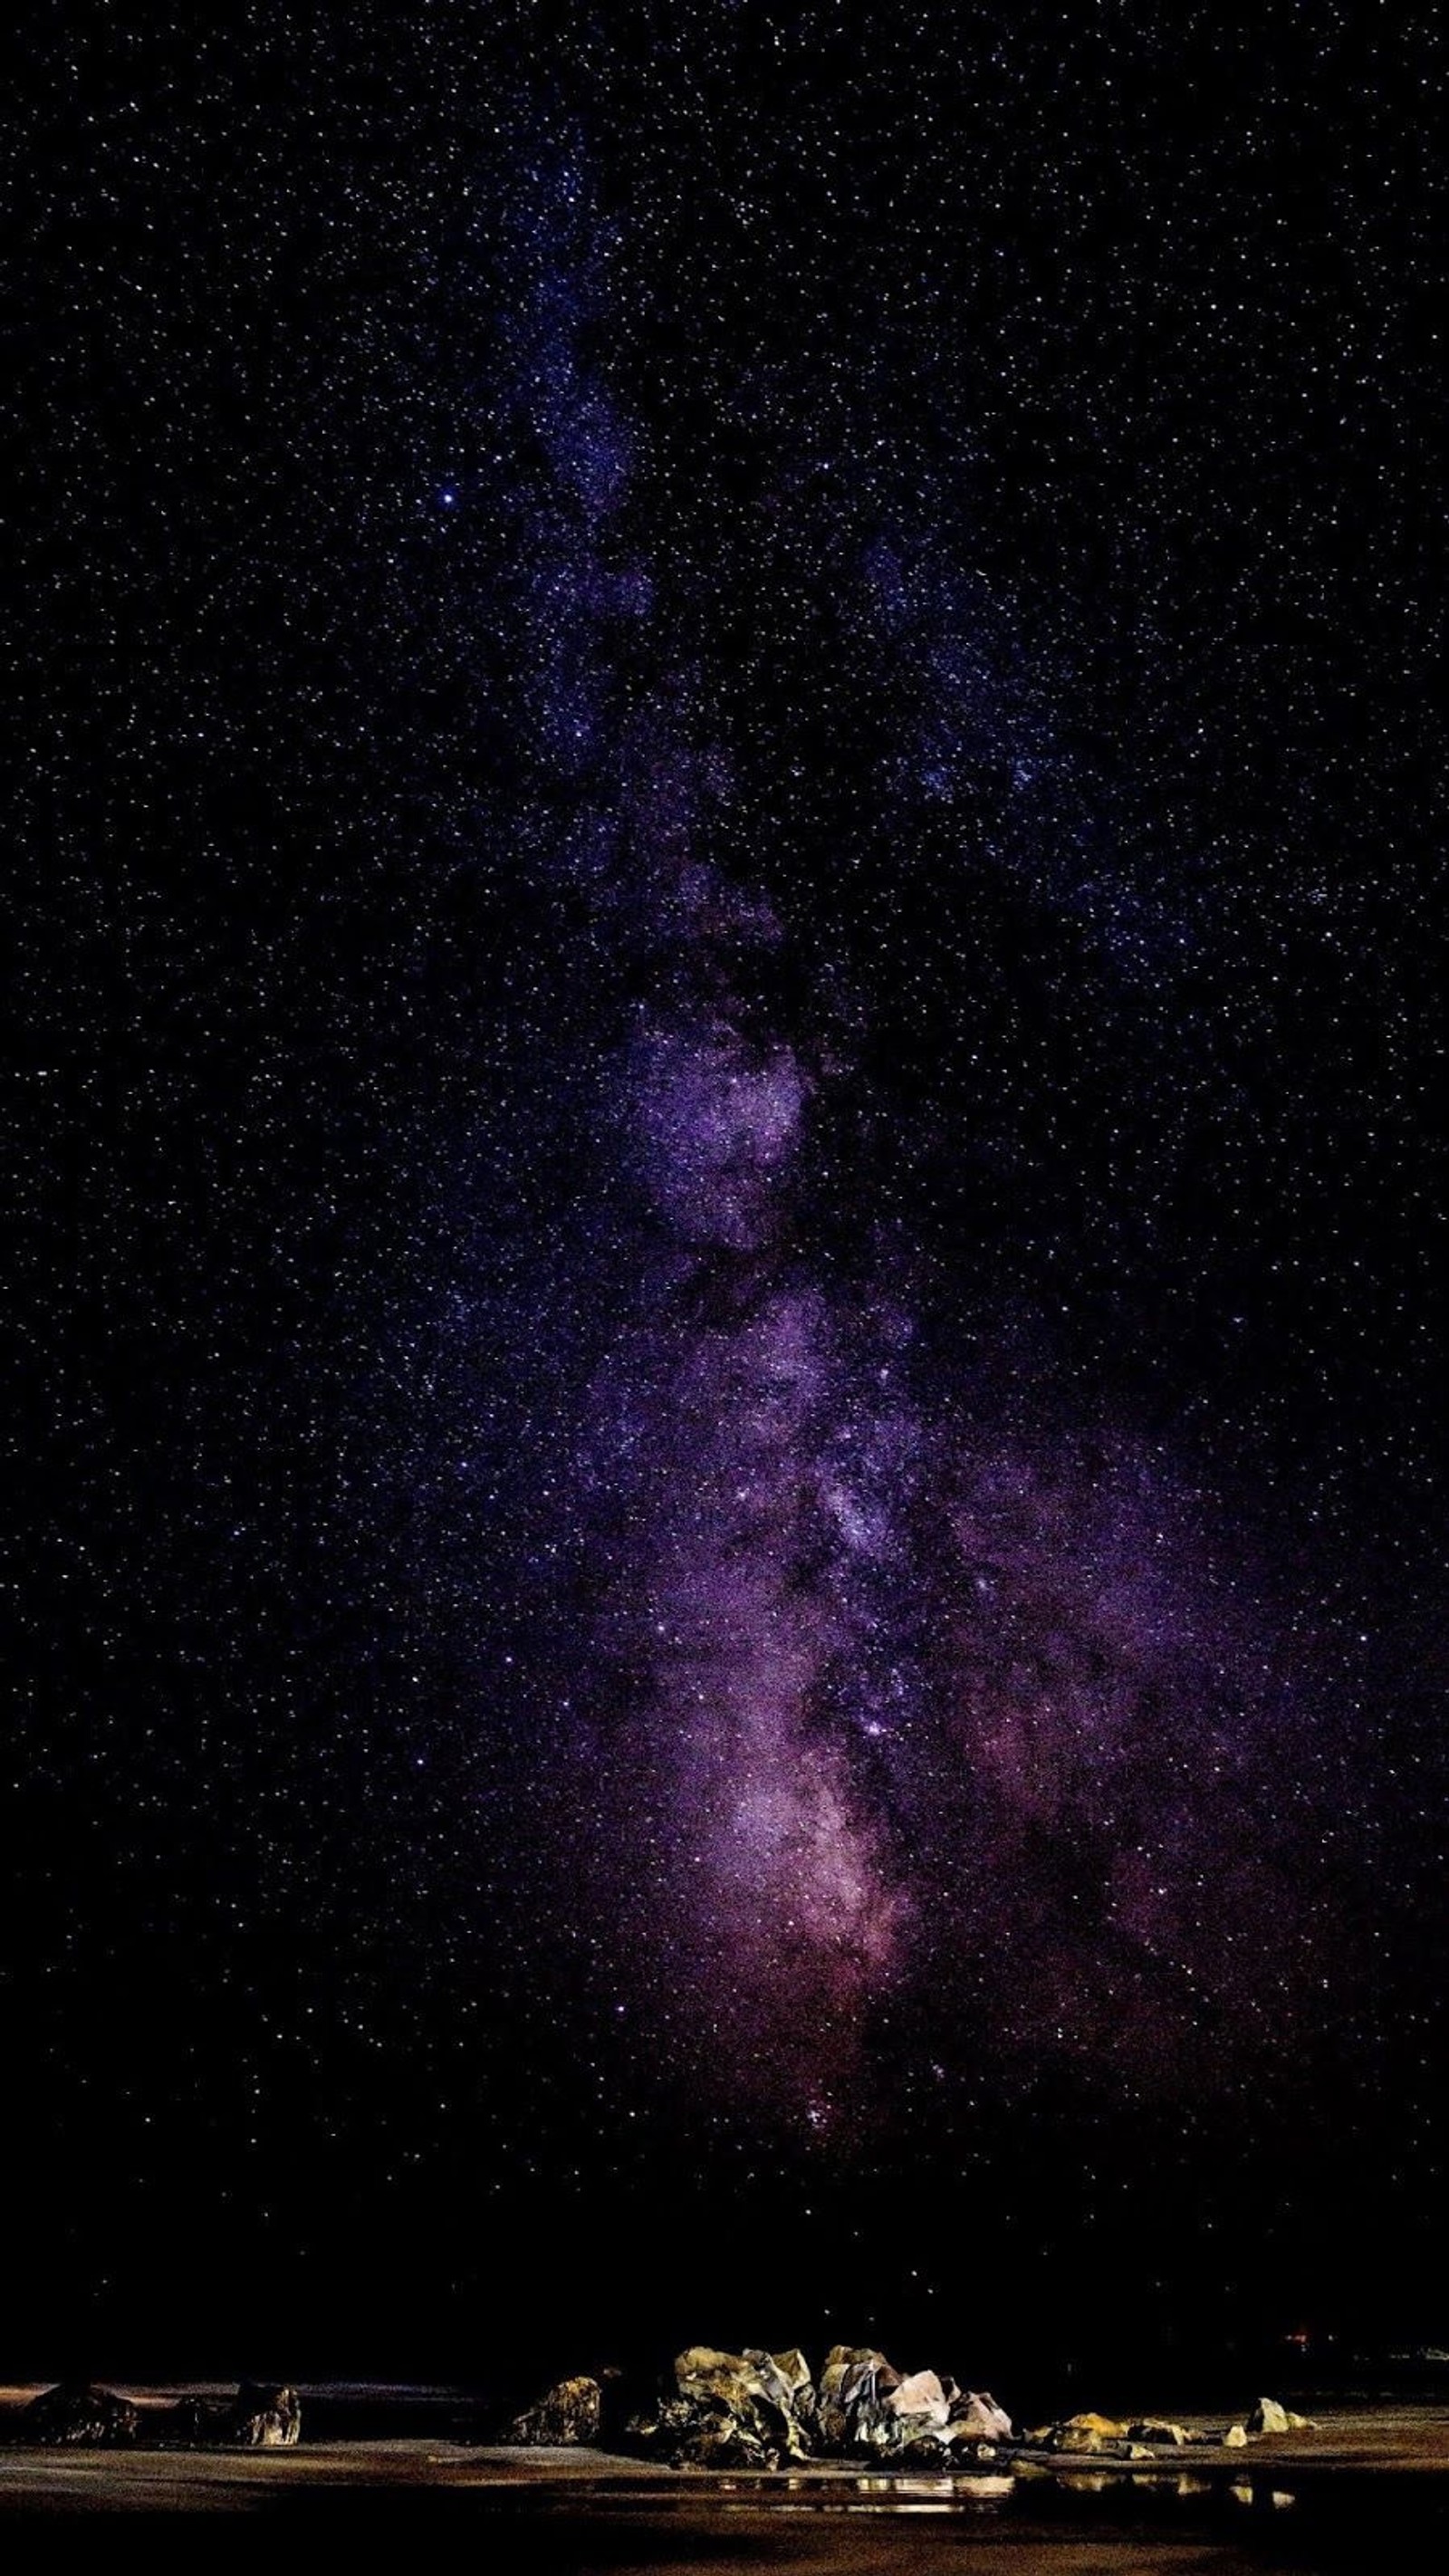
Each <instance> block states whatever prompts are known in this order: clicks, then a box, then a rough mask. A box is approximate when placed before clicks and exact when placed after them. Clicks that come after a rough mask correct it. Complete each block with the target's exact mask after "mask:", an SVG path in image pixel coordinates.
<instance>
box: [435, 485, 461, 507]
mask: <svg viewBox="0 0 1449 2576" xmlns="http://www.w3.org/2000/svg"><path fill="white" fill-rule="evenodd" d="M457 498H458V495H457V493H456V492H455V491H454V490H453V489H452V487H451V485H450V486H449V488H448V489H447V490H446V491H444V492H440V493H439V494H438V499H439V500H440V501H441V502H442V505H443V507H444V509H445V510H451V509H452V507H453V504H454V502H455V501H456V500H457Z"/></svg>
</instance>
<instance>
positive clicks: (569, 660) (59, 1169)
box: [0, 0, 1449, 2404]
mask: <svg viewBox="0 0 1449 2576" xmlns="http://www.w3.org/2000/svg"><path fill="white" fill-rule="evenodd" d="M1439 69H1440V66H1439V62H1438V58H1437V55H1436V52H1435V49H1434V45H1433V41H1432V38H1431V32H1430V29H1429V26H1428V22H1427V20H1425V19H1424V18H1423V17H1422V16H1421V15H1420V14H1418V13H1415V12H1413V11H1407V12H1406V11H1401V10H1392V11H1389V10H1384V11H1376V12H1372V13H1352V12H1349V11H1347V10H1345V9H1340V8H1338V7H1336V6H1333V5H1330V0H1324V5H1322V6H1313V7H1309V6H1305V5H1297V6H1288V5H1282V0H1267V5H1266V6H1264V5H1258V6H1255V7H1254V8H1253V9H1251V10H1241V11H1240V10H1228V11H1224V10H1223V9H1219V8H1203V9H1196V8H1194V9H1186V8H1185V9H1183V10H1182V11H1180V12H1171V11H1169V12H1163V11H1160V10H1158V9H1155V8H1147V7H1142V6H1137V7H1131V6H1122V5H1117V6H1113V5H1110V0H1104V4H1103V5H1101V6H1095V7H1073V8H1062V9H1060V10H1058V9H1051V8H1047V7H1041V6H1035V5H1026V6H1024V7H1007V6H1005V5H1002V6H1000V7H997V8H992V7H976V8H969V9H958V8H953V7H951V6H949V5H946V6H934V5H927V0H920V5H918V6H916V7H910V6H906V5H898V0H883V5H881V6H880V7H876V8H865V7H860V8H856V9H842V8H840V7H836V6H827V5H817V6H813V7H800V8H786V7H784V6H783V5H774V0H770V4H769V5H760V6H756V5H753V0H738V5H730V0H713V5H712V4H711V0H696V5H692V6H689V5H686V6H680V7H678V8H673V7H668V6H664V5H662V0H656V5H653V6H642V5H633V4H632V0H619V5H617V6H615V5H610V6H607V7H606V6H603V5H600V6H598V7H597V8H595V9H592V10H590V9H586V8H577V9H574V10H560V11H558V12H547V11H544V10H543V9H518V8H514V7H510V6H508V5H506V0H505V4H504V5H499V6H493V7H470V6H467V5H458V6H431V5H428V0H422V4H421V5H419V6H417V7H415V8H413V9H412V10H411V11H409V12H408V13H407V14H406V16H405V17H403V16H399V17H397V18H393V17H391V16H388V15H386V14H384V13H382V12H379V11H376V10H373V9H370V8H367V7H361V8H358V9H354V10H351V11H347V12H341V13H339V12H332V11H329V12H315V13H314V12H313V11H312V10H310V9H294V10H287V11H282V10H275V9H272V8H269V7H266V6H262V5H257V6H253V7H252V8H251V9H250V10H249V11H247V12H246V13H245V14H244V17H243V19H242V21H241V23H240V24H237V25H234V26H233V27H232V28H231V29H230V31H229V32H227V33H225V34H218V33H212V34H208V33H205V32H202V33H198V30H197V26H196V25H195V23H194V22H193V20H192V18H191V16H190V15H189V14H186V13H182V15H181V16H180V17H179V18H178V19H177V21H176V22H175V23H174V24H167V23H165V22H164V15H163V13H162V12H159V11H135V12H126V11H118V10H113V9H107V10H100V9H97V10H91V11H87V10H84V9H81V10H70V9H67V10H65V11H45V12H39V13H35V17H34V21H33V26H32V35H31V41H30V45H29V49H28V61H27V68H26V72H25V75H24V78H23V81H22V84H21V87H20V89H19V91H18V93H17V99H18V105H19V110H20V115H19V133H20V139H21V151H20V154H19V156H18V160H17V163H16V166H17V168H18V170H19V173H20V186H19V204H20V208H21V213H22V218H23V223H22V230H23V232H24V235H25V238H26V241H27V243H28V245H29V247H28V251H27V253H26V256H25V258H24V260H23V262H22V268H21V295H20V340H19V362H18V367H17V369H16V378H17V382H18V402H17V404H16V405H15V407H14V408H15V411H16V416H17V417H18V423H19V431H20V437H19V442H18V456H19V477H18V489H19V492H20V512H19V519H20V528H21V535H22V546H23V555H24V566H25V569H24V575H23V579H22V583H21V585H20V592H19V614H18V617H17V618H16V620H15V621H14V624H13V629H12V631H13V634H14V638H15V640H14V644H13V648H12V661H11V670H10V678H11V694H12V696H13V697H14V698H16V699H17V700H18V702H19V706H20V710H21V717H22V733H23V741H24V747H25V749H24V767H23V772H22V782H21V786H20V790H19V794H18V796H17V798H16V800H15V804H14V809H13V810H14V813H15V816H16V821H17V825H18V829H17V832H16V835H15V838H16V843H17V848H18V851H19V855H20V894H19V899H18V903H17V905H16V906H15V907H14V908H13V913H12V917H13V919H14V920H15V922H16V925H17V929H18V938H17V939H16V941H15V942H14V947H13V955H14V983H13V987H12V992H13V998H12V1001H11V1005H10V1010H9V1026H10V1028H11V1029H12V1031H13V1032H14V1035H15V1038H16V1041H17V1072H18V1081H17V1083H16V1084H15V1086H14V1088H13V1091H12V1095H11V1096H12V1102H13V1106H12V1109H11V1111H10V1112H9V1114H8V1126H7V1144H8V1146H9V1149H10V1180H9V1196H10V1203H11V1205H12V1208H13V1209H14V1211H15V1214H16V1217H17V1219H18V1224H17V1225H16V1227H15V1228H14V1229H13V1237H14V1241H15V1244H16V1247H17V1258H16V1260H15V1261H14V1263H13V1265H12V1279H13V1294H12V1299H11V1311H12V1314H13V1316H14V1318H15V1324H16V1330H15V1333H14V1336H13V1347H14V1349H15V1350H16V1352H17V1355H18V1369H17V1374H16V1378H15V1380H14V1381H13V1385H14V1398H13V1401H12V1405H11V1407H10V1418H11V1421H12V1423H13V1426H14V1428H13V1448H12V1457H11V1460H10V1467H9V1474H8V1477H7V1487H8V1491H9V1498H10V1505H11V1514H10V1517H11V1519H12V1522H13V1525H14V1529H15V1533H16V1539H17V1544H16V1545H15V1547H14V1549H13V1553H12V1556H11V1560H10V1562H11V1567H12V1575H11V1581H12V1584H13V1591H12V1596H11V1598H12V1602H13V1611H12V1615H11V1618H10V1621H9V1623H8V1624H9V1627H10V1633H11V1637H12V1643H13V1657H12V1662H13V1669H14V1671H15V1674H16V1688H15V1693H14V1702H13V1705H14V1711H15V1714H14V1717H13V1719H12V1721H11V1726H10V1730H9V1737H8V1741H9V1745H10V1748H11V1752H10V1757H9V1761H8V1763H7V1781H6V1798H5V1807H4V1812H5V1817H6V1825H5V1832H6V1836H7V1842H8V1848H7V1853H6V1881H7V1886H8V1887H9V1888H10V1889H13V1891H14V1895H15V1904H14V1913H13V1920H12V1922H11V1923H10V1924H9V1925H8V1926H7V1929H6V1934H5V1941H4V1949H3V1974H0V1998H3V2011H4V2029H5V2037H4V2043H3V2045H4V2054H3V2064H4V2068H5V2074H6V2078H7V2083H6V2095H7V2116H6V2122H5V2140H6V2151H7V2160H8V2161H9V2163H10V2164H11V2166H12V2168H13V2178H12V2182H11V2201H10V2206H11V2209H12V2214H13V2216H14V2219H15V2224H16V2233H17V2235H18V2239H19V2242H18V2244H17V2245H15V2246H13V2247H12V2253H11V2260H10V2264H9V2265H8V2267H7V2269H8V2271H9V2273H10V2276H11V2277H10V2278H9V2279H8V2280H7V2289H6V2311H7V2320H8V2322H9V2325H10V2328H11V2335H10V2341H11V2342H12V2343H13V2344H14V2350H13V2352H8V2359H7V2367H9V2368H13V2369H26V2368H32V2369H36V2370H42V2369H46V2368H59V2367H62V2366H72V2365H78V2366H82V2367H93V2366H100V2367H111V2368H115V2367H119V2366H128V2367H131V2368H136V2367H138V2366H143V2365H145V2364H147V2363H150V2362H152V2361H154V2362H155V2363H156V2364H157V2365H158V2366H159V2365H162V2364H164V2365H165V2366H168V2367H178V2366H182V2365H183V2364H191V2363H195V2364H196V2365H198V2366H200V2365H202V2364H205V2365H207V2366H217V2367H232V2368H236V2367H241V2366H250V2365H253V2364H256V2365H267V2364H268V2363H270V2365H271V2366H274V2367H277V2368H286V2369H290V2370H298V2371H301V2370H319V2369H327V2368H330V2369H342V2370H354V2371H358V2370H363V2369H367V2370H379V2369H388V2370H411V2371H425V2372H427V2373H429V2374H431V2375H441V2374H443V2373H446V2372H449V2371H457V2372H460V2373H463V2374H464V2375H467V2376H487V2375H488V2374H489V2373H490V2372H491V2371H493V2370H494V2368H495V2367H496V2365H497V2363H498V2357H499V2355H500V2353H503V2352H513V2353H527V2354H528V2355H530V2356H532V2355H533V2354H535V2353H537V2354H538V2355H539V2356H542V2355H543V2354H544V2353H545V2352H546V2353H547V2354H549V2355H550V2356H552V2355H553V2354H554V2353H555V2352H556V2353H557V2356H558V2358H559V2359H560V2361H561V2362H567V2361H570V2360H572V2361H573V2362H574V2363H575V2365H576V2366H577V2364H578V2363H579V2362H581V2361H584V2360H587V2359H589V2358H596V2357H599V2356H601V2355H603V2354H605V2353H606V2352H607V2351H608V2350H614V2351H617V2352H621V2353H622V2352H626V2351H629V2350H633V2349H636V2348H643V2347H645V2346H647V2345H650V2344H652V2342H654V2341H655V2340H660V2341H662V2342H663V2343H664V2345H665V2346H666V2348H667V2346H668V2344H669V2342H670V2341H671V2339H672V2340H674V2341H678V2340H683V2339H697V2338H700V2337H703V2338H706V2339H715V2340H721V2341H729V2340H731V2339H734V2338H738V2339H742V2340H749V2341H755V2342H768V2343H780V2342H784V2341H794V2340H797V2339H799V2340H804V2341H805V2342H807V2344H818V2343H819V2342H820V2341H821V2340H822V2338H826V2339H828V2337H829V2336H831V2335H833V2334H835V2333H841V2334H845V2335H847V2336H849V2337H851V2338H852V2339H854V2338H855V2337H857V2336H870V2337H879V2338H880V2339H881V2340H883V2341H885V2342H886V2343H887V2344H888V2345H889V2346H890V2347H891V2348H892V2350H893V2351H897V2353H898V2357H900V2358H903V2359H904V2360H907V2361H909V2362H912V2363H915V2362H918V2361H920V2360H923V2359H931V2360H933V2361H936V2362H938V2363H940V2364H941V2365H942V2366H948V2365H949V2366H952V2367H955V2368H958V2369H962V2370H964V2371H965V2372H966V2373H967V2374H968V2375H974V2376H975V2378H976V2379H977V2382H978V2384H979V2382H980V2380H981V2379H983V2378H985V2379H987V2380H988V2381H989V2382H990V2383H991V2384H997V2383H999V2382H1001V2381H1002V2380H1003V2379H1004V2378H1005V2377H1006V2375H1007V2373H1008V2372H1009V2371H1010V2370H1015V2371H1016V2372H1017V2373H1018V2384H1019V2382H1020V2377H1021V2376H1022V2375H1029V2374H1030V2372H1031V2371H1032V2370H1033V2369H1035V2368H1038V2367H1040V2368H1042V2369H1044V2370H1045V2369H1047V2368H1048V2367H1051V2368H1055V2367H1058V2366H1059V2365H1061V2364H1063V2363H1065V2362H1066V2361H1070V2360H1082V2359H1084V2358H1085V2359H1086V2360H1087V2361H1091V2359H1092V2357H1093V2356H1094V2355H1100V2356H1103V2357H1109V2356H1110V2355H1112V2354H1113V2353H1117V2354H1126V2355H1128V2356H1135V2357H1138V2358H1139V2359H1141V2361H1142V2364H1143V2367H1144V2368H1145V2367H1146V2365H1147V2362H1148V2361H1149V2360H1150V2362H1151V2365H1152V2367H1153V2368H1154V2369H1157V2370H1158V2371H1161V2370H1164V2369H1167V2368H1168V2367H1169V2366H1178V2365H1180V2366H1181V2367H1183V2368H1184V2369H1186V2368H1187V2367H1188V2365H1189V2363H1190V2361H1191V2359H1192V2357H1193V2356H1194V2355H1196V2356H1202V2355H1206V2354H1210V2353H1214V2352H1217V2351H1220V2350H1221V2349H1222V2348H1223V2347H1224V2346H1225V2345H1227V2344H1230V2343H1236V2344H1237V2345H1238V2346H1239V2347H1240V2348H1242V2347H1243V2346H1245V2345H1249V2344H1254V2343H1256V2342H1263V2343H1266V2344H1267V2345H1268V2346H1269V2347H1270V2348H1271V2346H1272V2345H1273V2343H1274V2340H1275V2338H1279V2337H1282V2336H1284V2335H1286V2334H1289V2333H1291V2332H1294V2331H1298V2330H1305V2331H1308V2332H1310V2333H1311V2334H1312V2335H1314V2336H1315V2337H1319V2338H1325V2337H1328V2336H1330V2335H1334V2336H1337V2337H1338V2339H1339V2346H1338V2348H1339V2349H1340V2350H1341V2349H1343V2348H1345V2347H1346V2346H1347V2345H1350V2344H1352V2343H1353V2342H1354V2341H1355V2340H1368V2341H1371V2342H1372V2341H1377V2342H1379V2343H1382V2342H1383V2341H1385V2340H1388V2341H1393V2340H1395V2339H1398V2340H1400V2341H1403V2340H1409V2341H1412V2340H1414V2339H1416V2338H1417V2339H1420V2340H1424V2339H1432V2340H1437V2341H1440V2342H1442V2341H1443V2340H1444V2339H1445V2335H1444V2324H1445V2317H1444V2309H1443V2304H1442V2302H1443V2297H1444V2282H1443V2274H1442V2270H1440V2269H1436V2266H1440V2265H1442V2257H1443V2225H1442V2215H1441V2202H1442V2199H1443V2195H1444V2172H1443V2164H1444V2135H1443V2114H1442V2112H1440V2111H1438V2110H1437V2108H1436V2105H1437V2101H1438V2098H1439V2096H1441V2095H1442V2094H1443V2093H1444V2092H1445V2090H1446V2088H1445V2083H1444V2072H1445V2070H1444V2062H1443V2041H1444V2030H1443V2012H1442V2005H1441V2001H1440V1997H1441V1991H1442V1988H1443V1984H1444V1979H1445V1974H1446V1969H1449V1960H1446V1956H1445V1940H1444V1932H1445V1909H1444V1880H1443V1841H1444V1836H1443V1824H1444V1817H1445V1813H1446V1798H1445V1791H1446V1785H1449V1784H1446V1780H1445V1770H1444V1754H1443V1739H1442V1735H1441V1734H1440V1733H1439V1732H1438V1731H1437V1729H1436V1717H1437V1709H1438V1701H1439V1696H1440V1692H1441V1689H1442V1678H1443V1670H1444V1643H1443V1640H1444V1627H1443V1585H1442V1537H1441V1533H1442V1526H1443V1517H1442V1506H1443V1478H1442V1470H1441V1466H1440V1450H1439V1438H1440V1416H1439V1409H1438V1408H1439V1397H1440V1389H1441V1384H1442V1338H1441V1326H1440V1320H1439V1316H1438V1311H1437V1299H1436V1293H1435V1292H1436V1287H1437V1270H1438V1264H1437V1255H1438V1251H1439V1238H1440V1191H1441V1176H1440V1173H1439V1171H1438V1169H1437V1136H1436V1130H1435V1126H1434V1123H1433V1121H1432V1119H1431V1115H1430V1108H1429V1095H1430V1086H1431V1083H1432V1080H1433V1077H1434V1073H1435V1070H1436V1067H1435V1056H1436V1053H1437V1051H1438V1046H1439V1031H1440V1020H1441V1015H1442V1010H1443V990H1444V978H1443V963H1444V960H1443V937H1442V925H1443V919H1444V888H1443V884H1442V871H1441V867H1440V859H1439V847H1440V829H1439V826H1440V813H1441V808H1440V805H1439V803H1438V796H1439V780H1440V775H1441V773H1440V756H1441V736H1440V732H1439V728H1438V724H1437V719H1436V714H1435V707H1434V692H1433V685H1432V677H1431V661H1432V655H1433V651H1434V647H1435V645H1436V642H1437V635H1436V629H1437V625H1438V620H1439V613H1440V602H1441V597H1442V590H1443V563H1442V550H1441V548H1440V545H1439V531H1440V509H1441V496H1442V485H1443V478H1442V470H1441V450H1440V446H1439V434H1440V414H1439V385H1438V379H1437V376H1436V372H1435V363H1434V362H1435V344H1434V323H1435V315H1436V309H1437V300H1436V299H1437V289H1438V287H1439V278H1438V276H1437V275H1436V270H1435V249H1436V244H1435V240H1434V236H1433V234H1432V231H1431V216H1432V214H1433V211H1434V209H1433V205H1432V196H1433V184H1432V183H1433V169H1434V162H1433V146H1432V136H1431V111H1432V107H1433V101H1434V95H1435V88H1436V84H1437V81H1438V78H1439ZM556 2267H561V2270H562V2278H563V2282H564V2288H563V2290H562V2291H561V2292H560V2293H558V2294H556V2295H555V2294H550V2295H549V2296H548V2297H547V2298H545V2294H544V2289H543V2282H544V2278H545V2275H546V2273H548V2272H551V2271H552V2270H554V2269H555V2268H556ZM283 2347H284V2348H283ZM1320 2349H1322V2350H1325V2351H1326V2350H1327V2349H1328V2347H1327V2346H1326V2344H1324V2345H1321V2346H1320ZM7 2350H8V2347H7ZM1103 2366H1104V2367H1105V2366H1106V2360H1105V2358H1104V2361H1103ZM1003 2393H1004V2394H1005V2396H1006V2398H1007V2402H1008V2404H1010V2403H1011V2401H1012V2396H1013V2389H1012V2388H1011V2387H1006V2388H1005V2389H1004V2390H1003Z"/></svg>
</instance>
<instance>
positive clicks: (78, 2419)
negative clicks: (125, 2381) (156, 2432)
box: [20, 2379, 141, 2450]
mask: <svg viewBox="0 0 1449 2576" xmlns="http://www.w3.org/2000/svg"><path fill="white" fill-rule="evenodd" d="M140 2427H141V2410H140V2408H139V2407H138V2406H133V2405H132V2404H131V2401H130V2399H129V2398H128V2397H118V2396H117V2395H116V2392H115V2390H114V2389H113V2388H97V2387H95V2386H94V2385H93V2383H92V2382H91V2381H90V2380H85V2379H66V2380H62V2381H61V2382H60V2383H59V2385H58V2386H57V2387H55V2388H47V2389H44V2390H42V2392H41V2394H40V2396H39V2397H32V2399H31V2401H30V2403H29V2405H28V2406H27V2407H26V2408H25V2409H24V2412H23V2413H22V2415H21V2418H20V2439H21V2441H22V2442H44V2443H45V2444H46V2445H47V2447H52V2446H54V2447H59V2446H62V2445H63V2446H66V2447H69V2446H70V2445H72V2444H75V2445H77V2446H80V2445H85V2446H95V2445H99V2446H102V2447H104V2448H106V2449H108V2450H114V2449H116V2448H118V2447H119V2446H120V2445H122V2444H124V2443H128V2442H134V2441H135V2439H136V2436H137V2434H138V2432H139V2431H140Z"/></svg>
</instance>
